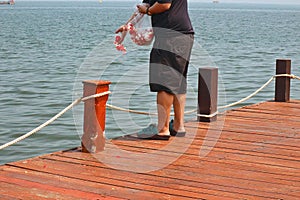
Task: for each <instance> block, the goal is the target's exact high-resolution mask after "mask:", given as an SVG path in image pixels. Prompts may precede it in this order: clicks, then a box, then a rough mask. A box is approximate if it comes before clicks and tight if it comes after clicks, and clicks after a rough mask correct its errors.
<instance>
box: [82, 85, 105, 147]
mask: <svg viewBox="0 0 300 200" xmlns="http://www.w3.org/2000/svg"><path fill="white" fill-rule="evenodd" d="M110 83H111V82H109V81H83V97H87V96H90V95H94V94H99V93H102V92H106V91H109V84H110ZM107 100H108V95H105V96H102V97H97V98H92V99H89V100H86V101H85V102H84V122H83V136H82V138H81V146H82V151H83V152H86V153H97V152H100V151H102V150H104V146H105V135H104V134H105V114H106V102H107Z"/></svg>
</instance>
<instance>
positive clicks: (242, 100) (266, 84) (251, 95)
mask: <svg viewBox="0 0 300 200" xmlns="http://www.w3.org/2000/svg"><path fill="white" fill-rule="evenodd" d="M278 77H290V78H292V79H298V80H300V77H298V76H295V75H293V74H278V75H275V76H272V77H271V78H270V79H269V80H268V81H267V82H266V83H265V84H264V85H262V86H261V87H260V88H259V89H258V90H256V91H255V92H253V93H252V94H250V95H248V96H247V97H245V98H243V99H241V100H239V101H237V102H234V103H231V104H228V105H225V106H220V107H218V109H225V108H229V107H233V106H236V105H238V104H241V103H243V102H245V101H247V100H249V99H251V98H252V97H253V96H255V95H257V94H258V93H259V92H260V91H262V90H263V89H264V88H265V87H267V86H268V85H269V84H270V83H271V82H272V81H273V80H274V79H275V78H278ZM106 106H107V107H108V108H110V109H114V110H119V111H123V112H129V113H134V114H140V115H152V116H154V115H157V113H150V112H144V111H137V110H130V109H125V108H121V107H118V106H113V105H110V104H106ZM195 112H197V109H194V110H190V111H186V112H184V114H186V115H188V114H192V113H195ZM218 114H219V113H218V112H216V113H213V114H210V115H203V114H197V116H200V117H208V118H209V117H214V116H215V115H218ZM171 116H174V113H171Z"/></svg>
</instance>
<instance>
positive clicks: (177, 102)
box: [173, 94, 186, 132]
mask: <svg viewBox="0 0 300 200" xmlns="http://www.w3.org/2000/svg"><path fill="white" fill-rule="evenodd" d="M185 101H186V94H177V95H175V96H174V100H173V107H174V113H175V117H174V122H173V130H174V131H176V132H185V128H184V107H185Z"/></svg>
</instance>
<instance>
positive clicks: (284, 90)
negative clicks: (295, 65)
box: [275, 59, 291, 102]
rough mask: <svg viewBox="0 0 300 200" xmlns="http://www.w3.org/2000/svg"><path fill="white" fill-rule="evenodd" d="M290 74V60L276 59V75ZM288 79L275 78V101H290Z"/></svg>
mask: <svg viewBox="0 0 300 200" xmlns="http://www.w3.org/2000/svg"><path fill="white" fill-rule="evenodd" d="M278 74H291V60H289V59H277V60H276V75H278ZM290 85H291V78H290V77H277V78H276V81H275V101H276V102H287V101H289V100H290Z"/></svg>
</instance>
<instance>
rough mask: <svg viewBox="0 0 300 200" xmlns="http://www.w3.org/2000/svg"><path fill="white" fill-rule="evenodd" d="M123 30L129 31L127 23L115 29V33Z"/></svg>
mask: <svg viewBox="0 0 300 200" xmlns="http://www.w3.org/2000/svg"><path fill="white" fill-rule="evenodd" d="M123 31H127V30H126V26H125V25H122V26H120V27H119V28H118V29H117V30H116V31H115V33H120V32H123Z"/></svg>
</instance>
